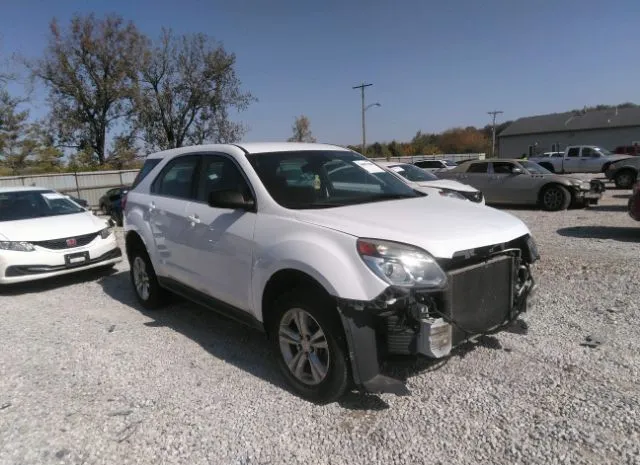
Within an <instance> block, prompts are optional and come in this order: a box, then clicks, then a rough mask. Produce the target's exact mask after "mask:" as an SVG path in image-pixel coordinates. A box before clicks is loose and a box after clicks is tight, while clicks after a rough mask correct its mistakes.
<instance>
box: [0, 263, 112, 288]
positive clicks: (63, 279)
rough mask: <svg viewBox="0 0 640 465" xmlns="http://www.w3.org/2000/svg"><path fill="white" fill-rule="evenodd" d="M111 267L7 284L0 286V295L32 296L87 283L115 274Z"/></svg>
mask: <svg viewBox="0 0 640 465" xmlns="http://www.w3.org/2000/svg"><path fill="white" fill-rule="evenodd" d="M116 272H117V270H116V269H114V268H113V267H109V268H102V269H101V268H93V269H91V270H86V271H80V272H78V273H73V274H67V275H63V276H56V277H54V278H46V279H39V280H36V281H30V282H26V283H18V284H9V285H6V286H0V295H21V294H34V293H39V292H44V291H51V290H54V289H59V288H62V287H67V286H72V285H74V284H82V283H88V282H91V281H95V280H97V279H100V278H104V277H106V276H110V275H112V274H114V273H116Z"/></svg>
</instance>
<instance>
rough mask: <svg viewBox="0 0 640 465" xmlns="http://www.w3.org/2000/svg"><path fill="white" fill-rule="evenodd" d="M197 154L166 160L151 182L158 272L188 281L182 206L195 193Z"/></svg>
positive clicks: (189, 276) (186, 224)
mask: <svg viewBox="0 0 640 465" xmlns="http://www.w3.org/2000/svg"><path fill="white" fill-rule="evenodd" d="M199 160H200V156H198V155H183V156H180V157H176V158H175V159H173V160H171V161H170V162H169V163H167V166H165V167H164V169H163V170H162V171H161V172H160V174H159V175H158V177H157V178H156V180H155V181H154V182H153V184H152V185H151V195H150V198H149V205H148V211H149V224H150V227H151V231H152V233H153V240H154V242H155V249H156V250H157V253H158V259H159V262H160V264H159V267H160V270H159V271H160V274H161V275H163V276H165V277H168V278H171V279H174V280H176V281H178V282H180V283H183V284H186V285H191V284H192V283H193V273H192V272H191V269H190V266H189V260H188V255H189V253H188V252H189V250H188V248H189V245H188V239H187V237H186V233H187V232H188V225H189V223H188V222H187V219H186V208H187V205H188V203H189V202H190V201H191V200H193V199H194V198H195V195H196V182H197V179H196V178H195V177H196V174H197V172H198V169H197V167H198V162H199Z"/></svg>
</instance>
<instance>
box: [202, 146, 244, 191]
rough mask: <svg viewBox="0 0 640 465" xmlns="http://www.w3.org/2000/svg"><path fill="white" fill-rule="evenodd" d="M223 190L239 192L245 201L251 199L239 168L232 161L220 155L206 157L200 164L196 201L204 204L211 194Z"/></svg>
mask: <svg viewBox="0 0 640 465" xmlns="http://www.w3.org/2000/svg"><path fill="white" fill-rule="evenodd" d="M223 190H235V191H238V192H241V193H242V195H243V196H244V198H245V199H246V200H249V199H250V198H252V197H253V195H252V194H251V189H250V188H249V184H248V183H247V181H246V179H245V178H244V176H243V175H242V172H241V171H240V168H238V166H236V164H235V163H234V162H233V161H232V160H230V159H229V158H227V157H223V156H220V155H206V156H205V157H204V160H203V163H202V176H201V177H200V183H199V184H198V196H197V200H199V201H202V202H206V201H207V200H208V198H209V194H211V192H216V191H223Z"/></svg>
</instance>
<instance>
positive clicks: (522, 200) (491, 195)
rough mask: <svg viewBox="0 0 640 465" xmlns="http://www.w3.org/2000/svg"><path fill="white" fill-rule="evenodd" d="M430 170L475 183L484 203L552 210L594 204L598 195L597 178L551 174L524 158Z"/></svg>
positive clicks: (473, 184)
mask: <svg viewBox="0 0 640 465" xmlns="http://www.w3.org/2000/svg"><path fill="white" fill-rule="evenodd" d="M434 174H435V175H436V176H438V177H439V178H442V179H455V180H456V181H460V182H463V183H465V184H469V185H471V186H473V187H475V188H476V189H478V190H480V191H482V193H483V194H484V197H485V199H486V203H488V204H512V205H538V206H540V207H541V208H543V209H545V210H550V211H556V210H565V209H567V208H569V206H570V205H571V204H573V205H577V206H586V205H594V204H597V203H598V200H600V197H601V196H602V194H601V191H602V184H601V183H599V182H598V181H596V182H589V181H583V180H581V179H577V178H573V177H570V176H563V175H558V174H554V173H552V172H550V171H548V170H546V169H545V168H543V167H542V166H540V165H538V164H537V163H534V162H531V161H526V160H516V159H495V160H474V161H470V162H465V163H462V164H461V165H459V166H458V167H456V168H454V169H452V170H448V171H439V172H437V173H434Z"/></svg>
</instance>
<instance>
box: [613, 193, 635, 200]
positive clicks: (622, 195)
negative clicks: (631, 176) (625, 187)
mask: <svg viewBox="0 0 640 465" xmlns="http://www.w3.org/2000/svg"><path fill="white" fill-rule="evenodd" d="M611 197H613V198H614V199H630V198H631V194H630V193H629V194H614V195H612V196H611Z"/></svg>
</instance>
